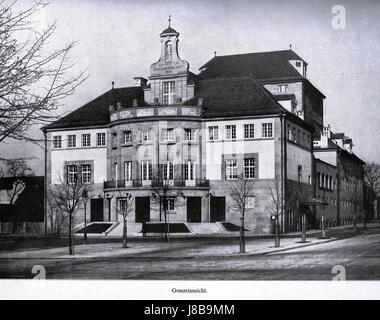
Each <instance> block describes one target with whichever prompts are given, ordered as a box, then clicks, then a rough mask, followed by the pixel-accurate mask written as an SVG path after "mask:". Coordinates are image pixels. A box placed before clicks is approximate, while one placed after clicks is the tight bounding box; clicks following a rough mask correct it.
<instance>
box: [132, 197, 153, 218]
mask: <svg viewBox="0 0 380 320" xmlns="http://www.w3.org/2000/svg"><path fill="white" fill-rule="evenodd" d="M135 207H136V211H135V217H136V218H135V221H136V222H143V221H146V222H148V221H150V198H149V197H136V198H135Z"/></svg>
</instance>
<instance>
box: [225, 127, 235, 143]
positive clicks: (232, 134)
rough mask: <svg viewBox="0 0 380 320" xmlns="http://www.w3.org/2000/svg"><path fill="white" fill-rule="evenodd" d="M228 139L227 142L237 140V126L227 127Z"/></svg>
mask: <svg viewBox="0 0 380 320" xmlns="http://www.w3.org/2000/svg"><path fill="white" fill-rule="evenodd" d="M226 139H227V140H234V139H236V126H235V125H227V126H226Z"/></svg>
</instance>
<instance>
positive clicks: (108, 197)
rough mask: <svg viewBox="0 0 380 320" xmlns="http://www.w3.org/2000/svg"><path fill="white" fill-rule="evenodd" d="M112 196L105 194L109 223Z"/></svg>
mask: <svg viewBox="0 0 380 320" xmlns="http://www.w3.org/2000/svg"><path fill="white" fill-rule="evenodd" d="M112 198H113V197H112V195H111V194H109V193H107V194H106V199H107V200H108V221H109V222H111V200H112Z"/></svg>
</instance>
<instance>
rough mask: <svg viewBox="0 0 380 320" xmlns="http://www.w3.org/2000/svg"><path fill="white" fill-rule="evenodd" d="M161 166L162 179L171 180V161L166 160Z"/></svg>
mask: <svg viewBox="0 0 380 320" xmlns="http://www.w3.org/2000/svg"><path fill="white" fill-rule="evenodd" d="M161 168H162V179H163V180H173V162H172V161H167V162H166V163H164V164H162V165H161Z"/></svg>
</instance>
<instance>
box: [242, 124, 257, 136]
mask: <svg viewBox="0 0 380 320" xmlns="http://www.w3.org/2000/svg"><path fill="white" fill-rule="evenodd" d="M254 137H255V126H254V125H253V124H245V125H244V139H252V138H254Z"/></svg>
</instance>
